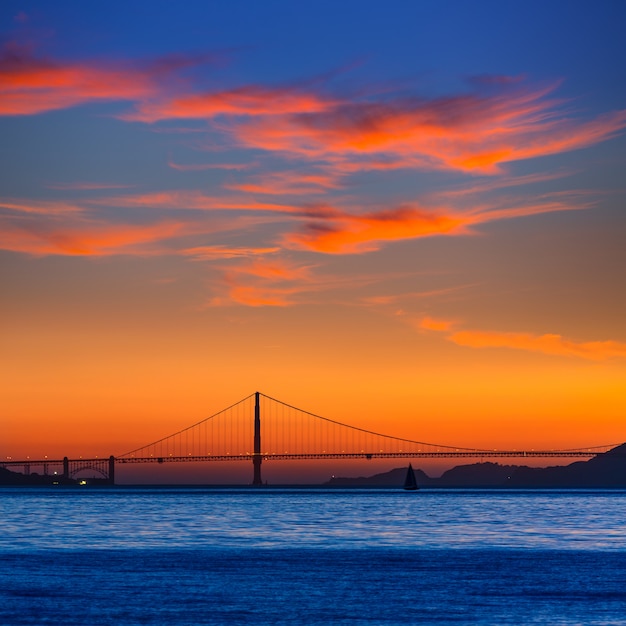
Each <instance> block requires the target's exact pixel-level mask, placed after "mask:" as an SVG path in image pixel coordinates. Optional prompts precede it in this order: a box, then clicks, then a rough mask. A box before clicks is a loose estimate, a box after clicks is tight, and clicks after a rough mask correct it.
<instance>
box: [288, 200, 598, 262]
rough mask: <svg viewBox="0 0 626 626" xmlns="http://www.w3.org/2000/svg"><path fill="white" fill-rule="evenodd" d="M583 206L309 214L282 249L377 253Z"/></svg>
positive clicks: (408, 208) (415, 208)
mask: <svg viewBox="0 0 626 626" xmlns="http://www.w3.org/2000/svg"><path fill="white" fill-rule="evenodd" d="M588 206H589V205H588V204H578V205H576V204H573V203H572V204H566V203H563V202H557V201H552V202H540V203H536V204H533V203H529V204H527V205H524V206H518V207H508V208H479V209H476V210H474V211H472V212H465V213H464V212H460V211H457V210H454V209H452V208H430V207H422V206H404V207H398V208H395V209H386V210H382V211H377V212H369V213H362V214H350V213H347V212H345V211H342V210H339V209H334V208H332V207H325V208H323V209H319V210H314V209H312V210H310V211H309V212H308V214H307V217H309V218H310V220H309V221H308V222H307V224H306V226H305V231H304V232H301V233H290V234H287V235H286V236H285V243H286V245H287V247H292V248H296V249H298V248H302V249H308V250H314V251H316V252H323V253H327V254H362V253H365V252H372V251H374V250H378V249H379V248H380V247H381V245H382V244H383V243H384V242H390V241H400V240H406V239H418V238H422V237H432V236H437V235H438V236H442V235H460V234H468V233H470V232H472V231H471V228H472V227H474V226H477V225H479V224H484V223H487V222H491V221H495V220H502V219H513V218H518V217H525V216H531V215H540V214H542V213H551V212H555V211H569V210H573V209H581V208H587V207H588Z"/></svg>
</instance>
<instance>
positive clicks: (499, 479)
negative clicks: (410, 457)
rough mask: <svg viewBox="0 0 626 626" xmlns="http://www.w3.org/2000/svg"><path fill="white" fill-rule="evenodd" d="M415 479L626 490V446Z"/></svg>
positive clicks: (374, 482) (399, 477)
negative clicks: (553, 462) (551, 462)
mask: <svg viewBox="0 0 626 626" xmlns="http://www.w3.org/2000/svg"><path fill="white" fill-rule="evenodd" d="M405 475H406V466H405V467H400V468H397V469H394V470H391V471H390V472H385V473H383V474H376V475H374V476H369V477H360V478H339V477H337V478H332V479H331V480H329V481H328V482H327V483H325V486H329V487H398V486H401V485H402V484H403V483H404V478H405ZM415 477H416V478H417V484H418V485H419V486H421V487H499V488H506V487H511V488H538V489H541V488H543V489H547V488H572V489H573V488H589V487H591V488H620V487H621V488H626V444H622V445H621V446H618V447H616V448H613V449H612V450H610V451H609V452H605V453H604V454H599V455H598V456H595V457H593V458H591V459H589V460H588V461H577V462H575V463H571V464H570V465H558V466H553V467H528V466H525V465H521V466H520V465H500V464H499V463H472V464H470V465H459V466H457V467H453V468H452V469H450V470H448V471H447V472H444V474H443V475H442V476H440V477H439V478H431V477H430V476H428V475H427V474H426V473H425V472H423V471H422V470H419V469H418V470H415Z"/></svg>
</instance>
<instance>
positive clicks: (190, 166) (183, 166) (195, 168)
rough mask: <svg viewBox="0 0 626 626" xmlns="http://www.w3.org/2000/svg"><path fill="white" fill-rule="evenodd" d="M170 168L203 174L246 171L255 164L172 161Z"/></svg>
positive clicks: (169, 162) (170, 161) (169, 163)
mask: <svg viewBox="0 0 626 626" xmlns="http://www.w3.org/2000/svg"><path fill="white" fill-rule="evenodd" d="M167 164H168V165H169V167H171V168H172V169H173V170H178V171H179V172H203V171H205V170H246V169H249V168H250V167H253V165H254V164H253V163H219V162H218V163H175V162H174V161H172V160H171V159H170V160H169V161H168V162H167Z"/></svg>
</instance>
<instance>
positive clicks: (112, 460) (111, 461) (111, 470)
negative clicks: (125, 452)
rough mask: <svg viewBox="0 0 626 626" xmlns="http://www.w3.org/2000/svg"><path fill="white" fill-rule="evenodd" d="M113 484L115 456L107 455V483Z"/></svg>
mask: <svg viewBox="0 0 626 626" xmlns="http://www.w3.org/2000/svg"><path fill="white" fill-rule="evenodd" d="M114 484H115V457H114V456H113V455H111V456H110V457H109V485H114Z"/></svg>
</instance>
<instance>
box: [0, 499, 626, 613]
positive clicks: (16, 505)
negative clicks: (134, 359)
mask: <svg viewBox="0 0 626 626" xmlns="http://www.w3.org/2000/svg"><path fill="white" fill-rule="evenodd" d="M625 505H626V492H615V491H614V492H495V491H420V492H418V493H404V492H395V491H384V490H381V491H322V490H265V489H261V490H203V489H187V490H186V489H171V488H169V489H111V490H102V491H98V490H91V491H81V490H78V489H75V490H72V489H69V490H67V489H65V490H59V491H57V490H26V491H23V490H21V491H17V490H14V489H0V514H1V516H2V517H1V519H2V528H1V531H0V623H1V624H81V625H82V624H227V623H235V624H237V623H239V624H244V623H256V624H303V623H305V624H423V623H425V624H434V623H437V624H626V506H625Z"/></svg>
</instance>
